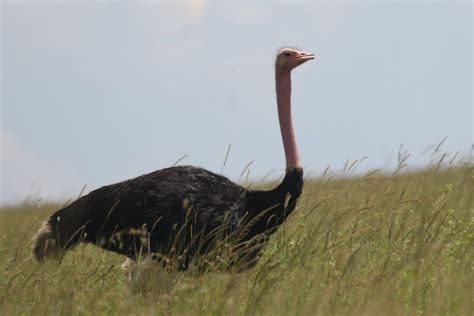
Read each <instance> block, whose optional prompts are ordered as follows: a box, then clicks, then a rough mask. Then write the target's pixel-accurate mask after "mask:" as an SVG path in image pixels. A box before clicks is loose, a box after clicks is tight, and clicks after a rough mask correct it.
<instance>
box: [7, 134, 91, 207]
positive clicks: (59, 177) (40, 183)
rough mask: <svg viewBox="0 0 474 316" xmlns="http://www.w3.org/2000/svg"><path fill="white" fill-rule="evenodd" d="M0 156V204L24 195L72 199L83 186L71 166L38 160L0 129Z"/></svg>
mask: <svg viewBox="0 0 474 316" xmlns="http://www.w3.org/2000/svg"><path fill="white" fill-rule="evenodd" d="M0 157H1V168H0V173H1V175H0V177H1V181H0V203H1V204H4V203H11V202H16V201H20V200H24V199H27V198H38V199H46V200H58V199H66V198H72V197H75V196H77V195H78V194H79V192H80V191H81V189H82V187H83V183H84V181H83V180H82V179H81V177H80V176H79V175H78V173H77V172H76V171H75V170H74V169H73V168H72V167H71V166H68V165H65V164H52V163H50V162H47V161H44V160H42V159H41V158H40V157H38V156H36V155H35V154H34V153H33V152H30V151H28V149H26V148H23V147H22V146H20V145H19V144H18V142H17V141H16V140H15V138H14V137H13V135H12V134H10V133H8V132H6V131H5V130H0Z"/></svg>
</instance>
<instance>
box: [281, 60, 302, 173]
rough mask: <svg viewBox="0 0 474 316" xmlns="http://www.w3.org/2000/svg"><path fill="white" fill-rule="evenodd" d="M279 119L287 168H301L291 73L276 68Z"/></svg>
mask: <svg viewBox="0 0 474 316" xmlns="http://www.w3.org/2000/svg"><path fill="white" fill-rule="evenodd" d="M275 79H276V95H277V105H278V119H279V121H280V130H281V137H282V140H283V147H284V149H285V158H286V170H287V171H289V170H291V169H294V168H301V160H300V154H299V152H298V147H297V146H296V138H295V131H294V130H293V121H292V119H291V73H290V71H285V70H281V69H279V68H278V67H276V68H275Z"/></svg>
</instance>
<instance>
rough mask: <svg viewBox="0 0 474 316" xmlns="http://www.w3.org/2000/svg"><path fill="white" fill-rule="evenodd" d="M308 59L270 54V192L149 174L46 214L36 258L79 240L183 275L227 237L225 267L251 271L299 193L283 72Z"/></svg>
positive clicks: (173, 171) (173, 173) (201, 177)
mask: <svg viewBox="0 0 474 316" xmlns="http://www.w3.org/2000/svg"><path fill="white" fill-rule="evenodd" d="M311 59H314V54H311V53H307V52H303V51H300V50H297V49H294V48H282V49H280V50H279V51H278V53H277V57H276V62H275V79H276V97H277V106H278V117H279V122H280V130H281V135H282V140H283V147H284V151H285V158H286V174H285V177H284V179H283V181H282V182H281V183H280V184H279V185H278V186H277V187H276V188H274V189H273V190H270V191H259V190H249V189H246V188H243V187H241V186H239V185H237V184H235V183H233V182H231V181H230V180H228V179H227V178H225V177H223V176H221V175H218V174H215V173H213V172H210V171H207V170H204V169H201V168H198V167H193V166H173V167H169V168H165V169H161V170H158V171H154V172H151V173H149V174H145V175H142V176H139V177H136V178H133V179H130V180H126V181H123V182H119V183H116V184H112V185H108V186H104V187H101V188H99V189H97V190H94V191H92V192H90V193H89V194H87V195H85V196H83V197H80V198H78V199H77V200H76V201H74V202H73V203H71V204H70V205H68V206H65V207H64V208H62V209H60V210H58V211H57V212H55V213H54V214H53V215H51V216H50V217H49V219H47V220H46V221H45V222H44V223H43V225H42V227H41V228H40V230H39V231H38V233H37V234H36V237H35V242H34V249H33V254H34V257H35V258H36V260H38V261H39V262H41V261H43V260H44V259H45V258H54V257H56V258H61V257H62V256H63V254H64V252H65V251H66V250H68V249H71V248H72V247H73V246H75V245H77V244H78V243H79V242H84V243H92V244H95V245H97V246H99V247H101V248H103V249H106V250H109V251H114V252H117V253H119V254H122V255H124V256H126V257H127V260H131V261H132V262H133V261H134V260H137V259H138V258H139V256H140V255H143V254H147V255H149V256H151V257H153V258H156V259H157V260H158V261H159V262H170V261H172V262H173V263H174V264H177V267H178V269H180V270H186V269H187V268H188V266H189V263H190V262H191V260H192V259H193V257H194V256H195V255H196V254H208V253H210V251H211V250H212V249H216V248H218V247H219V246H217V244H216V240H217V241H219V240H221V241H222V240H227V241H229V242H226V243H221V244H220V245H221V246H222V245H232V247H233V249H234V250H235V249H238V250H242V251H240V252H236V253H239V255H237V256H236V259H235V260H234V261H232V262H231V263H230V264H229V266H236V264H237V263H239V264H240V266H241V268H242V269H245V268H249V267H251V266H253V265H254V264H255V262H256V261H257V259H258V256H259V253H260V252H261V249H262V247H263V245H265V242H266V241H267V240H268V237H269V236H270V235H271V234H272V233H274V232H275V231H276V230H277V228H278V227H279V226H280V225H281V224H282V223H283V222H284V221H285V220H286V218H287V217H288V215H290V214H291V213H292V211H293V210H294V208H295V205H296V201H297V199H298V197H299V196H300V194H301V190H302V188H303V169H302V165H301V161H300V155H299V153H298V149H297V146H296V140H295V134H294V131H293V125H292V119H291V71H292V70H293V69H294V68H296V67H297V66H299V65H301V64H303V63H304V62H306V61H308V60H311ZM230 241H231V242H230ZM170 258H172V259H173V260H171V259H170Z"/></svg>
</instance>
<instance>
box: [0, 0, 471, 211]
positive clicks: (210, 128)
mask: <svg viewBox="0 0 474 316" xmlns="http://www.w3.org/2000/svg"><path fill="white" fill-rule="evenodd" d="M472 15H473V4H472V2H470V1H464V2H455V1H439V2H428V1H401V2H395V1H393V2H377V1H370V2H364V1H362V2H360V1H357V2H355V1H354V2H351V1H345V2H310V1H307V2H305V1H292V2H284V1H280V2H270V1H268V2H249V1H245V2H230V1H203V0H200V1H191V2H183V1H181V2H144V1H140V2H132V1H110V2H92V1H44V2H41V1H31V2H30V1H2V2H1V65H0V66H1V69H0V70H1V71H0V74H1V126H0V150H1V169H0V171H1V183H0V204H6V203H14V202H18V201H22V200H25V199H27V198H30V199H42V200H64V199H67V198H71V197H74V196H77V195H78V194H79V193H80V192H81V189H82V188H83V187H84V186H86V192H88V191H90V190H93V189H95V188H98V187H100V186H103V185H107V184H110V183H114V182H118V181H122V180H125V179H128V178H131V177H135V176H138V175H141V174H144V173H148V172H151V171H153V170H157V169H161V168H164V167H167V166H170V165H173V164H174V163H175V162H176V161H177V160H179V159H180V158H182V157H184V159H182V160H181V161H180V162H179V164H192V165H197V166H202V167H205V168H206V169H209V170H212V171H214V172H217V173H221V172H222V173H223V174H224V175H226V176H228V177H229V178H230V179H232V180H234V181H236V182H239V183H244V182H245V181H250V180H246V178H247V174H246V173H244V175H242V174H241V173H242V171H243V170H244V169H245V167H246V166H247V165H248V164H249V163H251V164H250V167H249V169H250V175H249V179H251V181H257V180H258V179H261V178H262V177H264V176H265V175H267V174H268V173H270V172H272V174H271V176H272V177H278V176H281V175H282V174H283V173H284V171H285V170H284V168H285V160H284V154H283V146H282V143H281V137H280V132H279V128H278V119H277V112H276V100H275V87H274V69H273V68H274V59H275V53H276V51H277V50H278V48H280V47H282V46H286V45H291V46H296V47H299V48H301V49H303V50H306V51H310V52H313V53H315V54H316V59H315V60H313V61H310V62H307V63H306V64H304V65H302V66H301V67H299V68H298V69H296V70H295V71H294V72H293V96H292V97H293V99H292V103H293V120H294V125H295V132H296V137H297V140H298V146H299V149H300V152H301V156H302V162H303V166H304V168H305V172H306V174H310V175H311V176H318V175H321V174H322V173H323V172H324V170H325V169H326V168H327V166H328V165H329V166H330V167H329V168H330V170H332V171H333V172H341V170H343V169H344V166H345V164H346V161H348V160H349V161H351V162H352V161H354V160H356V159H361V158H363V157H364V158H363V161H362V162H361V163H360V165H358V167H357V168H358V169H357V170H358V172H366V171H368V170H372V169H375V168H383V169H386V170H391V169H393V168H395V167H396V166H397V164H398V162H397V159H398V157H399V152H401V153H402V157H404V155H407V154H408V153H411V156H410V157H409V158H408V159H407V161H406V163H407V164H408V166H409V167H412V168H417V167H422V166H426V165H427V164H429V163H430V162H432V161H434V160H436V159H438V158H439V156H440V155H441V154H442V153H445V152H446V153H448V156H447V157H448V158H450V159H451V158H452V157H453V156H454V155H455V154H456V153H457V152H458V151H460V154H459V155H458V156H457V158H456V159H457V160H458V161H460V162H462V161H463V159H464V160H465V159H468V158H467V157H468V156H469V155H470V153H471V148H472V144H473V138H474V136H473V135H474V127H473V125H474V124H473V122H474V114H473V96H472V87H473V81H472V74H473V63H472V56H473V34H472V27H473V24H472V23H473V22H472V20H473V19H472ZM445 138H446V139H445ZM443 139H445V140H444V142H443V143H442V144H441V146H440V147H439V148H438V149H437V148H436V147H437V145H438V144H439V143H440V142H441V141H442V140H443ZM402 144H403V145H402ZM229 145H230V146H231V147H230V152H229V155H228V158H227V161H226V163H225V167H224V168H223V164H224V161H225V157H226V153H227V151H228V148H229ZM400 148H401V149H400ZM436 149H437V150H436ZM450 159H445V162H447V161H449V160H450Z"/></svg>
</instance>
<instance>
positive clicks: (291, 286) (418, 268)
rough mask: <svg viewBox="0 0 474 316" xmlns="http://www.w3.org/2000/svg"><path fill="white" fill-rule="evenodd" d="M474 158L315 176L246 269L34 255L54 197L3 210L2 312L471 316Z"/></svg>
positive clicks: (75, 254) (78, 253) (81, 252)
mask: <svg viewBox="0 0 474 316" xmlns="http://www.w3.org/2000/svg"><path fill="white" fill-rule="evenodd" d="M473 183H474V167H473V166H472V165H469V164H465V165H463V166H458V167H455V168H450V169H438V170H437V168H428V169H425V170H421V171H417V172H411V173H397V172H396V173H394V174H390V175H387V174H381V173H377V172H374V173H371V174H367V175H365V176H352V177H350V178H348V177H330V176H329V175H327V174H326V175H325V176H322V177H320V178H318V179H314V180H308V181H307V182H306V183H305V188H304V192H303V195H302V197H301V199H300V203H299V206H298V207H297V209H296V211H295V213H294V215H292V216H291V217H290V219H289V221H288V222H287V223H286V224H285V226H283V227H281V228H280V229H279V231H278V232H277V233H276V234H275V235H274V236H273V237H272V239H271V241H270V243H269V244H268V246H267V248H266V250H265V252H264V253H263V256H262V258H261V259H260V260H259V263H258V264H257V266H256V267H255V268H253V269H251V270H249V271H247V272H243V273H223V272H218V271H215V272H213V271H211V272H206V273H199V272H197V268H195V267H191V268H190V270H189V271H188V272H186V273H180V272H167V271H163V270H161V269H159V268H158V267H156V266H153V265H150V264H149V262H147V261H146V260H145V261H144V262H141V263H140V264H139V267H138V270H140V271H141V272H140V273H138V274H135V275H134V276H133V277H132V281H129V280H128V278H127V276H126V275H125V272H124V271H123V270H122V269H121V264H122V262H123V257H121V256H118V255H116V254H114V253H111V252H105V251H102V250H100V249H98V248H96V247H93V246H91V245H83V246H79V247H77V248H76V249H75V250H73V251H71V252H69V253H68V254H67V255H66V256H65V258H64V259H63V260H62V262H60V263H59V262H57V261H49V262H46V263H44V264H38V263H36V262H35V261H34V260H33V258H32V255H31V239H32V237H33V235H34V233H35V231H36V230H37V229H38V227H39V225H40V222H41V221H42V220H44V219H45V218H46V217H47V216H48V215H49V214H51V212H52V211H53V210H55V209H56V208H57V207H58V205H46V204H39V205H34V204H32V203H24V204H22V205H17V206H11V207H3V209H2V210H1V211H0V314H1V315H11V314H33V313H34V314H59V315H63V314H73V315H77V314H131V315H135V314H136V315H141V314H148V313H153V314H170V313H172V314H184V315H187V314H192V315H196V314H204V315H208V314H217V315H222V314H271V315H315V314H316V315H317V314H319V315H327V314H334V315H348V314H350V315H354V314H364V315H433V314H438V315H472V313H473V311H474V301H473V297H474V295H473V293H474V289H473V287H474V260H473V258H474V217H473V214H474V203H473V199H474V194H473V192H474V185H473Z"/></svg>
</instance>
